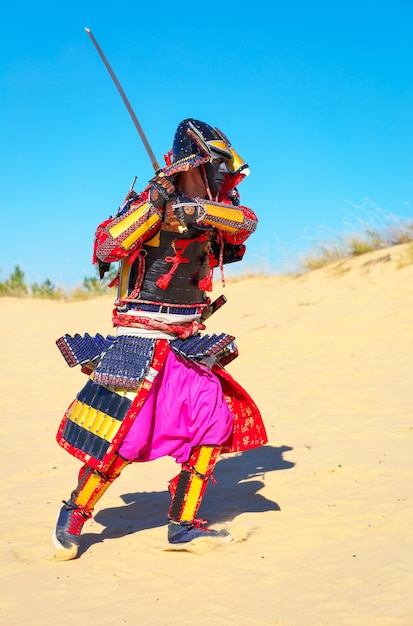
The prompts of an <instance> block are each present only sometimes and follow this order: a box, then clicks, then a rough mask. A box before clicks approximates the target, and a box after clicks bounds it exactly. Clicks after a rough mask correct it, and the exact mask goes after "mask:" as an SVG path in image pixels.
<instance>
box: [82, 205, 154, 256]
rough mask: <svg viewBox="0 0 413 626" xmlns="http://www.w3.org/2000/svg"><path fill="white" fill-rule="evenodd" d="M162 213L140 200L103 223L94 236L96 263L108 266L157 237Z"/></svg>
mask: <svg viewBox="0 0 413 626" xmlns="http://www.w3.org/2000/svg"><path fill="white" fill-rule="evenodd" d="M162 213H163V211H162V209H161V208H157V207H155V206H153V204H152V203H151V202H150V201H149V200H144V201H142V199H141V198H140V201H138V202H136V203H133V204H131V205H130V207H129V209H128V210H127V211H126V212H125V213H123V214H122V215H119V216H118V217H115V218H113V219H109V220H106V221H105V222H102V224H100V226H98V228H97V231H96V235H95V255H94V258H95V260H99V261H103V262H105V263H110V262H112V261H119V260H120V259H123V258H125V257H126V256H129V255H130V254H131V253H133V252H134V251H135V250H137V249H138V248H139V247H140V246H141V245H142V244H143V243H144V242H145V241H147V240H148V239H151V238H152V237H153V236H154V235H155V234H156V232H157V231H158V229H159V227H160V225H161V220H162Z"/></svg>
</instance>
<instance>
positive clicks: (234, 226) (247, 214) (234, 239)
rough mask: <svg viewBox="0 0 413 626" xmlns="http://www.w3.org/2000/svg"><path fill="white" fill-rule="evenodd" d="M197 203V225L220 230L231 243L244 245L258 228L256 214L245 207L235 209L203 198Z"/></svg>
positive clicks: (229, 205)
mask: <svg viewBox="0 0 413 626" xmlns="http://www.w3.org/2000/svg"><path fill="white" fill-rule="evenodd" d="M196 202H197V206H198V211H197V213H198V216H197V217H196V222H197V224H198V225H199V226H201V227H206V228H216V229H218V230H219V231H221V232H222V234H223V235H224V239H225V240H226V241H229V242H230V243H235V244H242V243H244V241H246V239H248V237H249V236H250V235H252V233H253V232H254V231H255V229H256V228H257V223H258V219H257V217H256V215H255V213H254V212H253V211H251V209H248V208H247V207H245V206H237V207H235V206H233V205H231V204H225V203H223V202H212V201H210V200H203V199H201V198H197V199H196Z"/></svg>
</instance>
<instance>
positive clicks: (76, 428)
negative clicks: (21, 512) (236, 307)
mask: <svg viewBox="0 0 413 626" xmlns="http://www.w3.org/2000/svg"><path fill="white" fill-rule="evenodd" d="M165 163H166V164H165V167H164V168H162V169H160V170H158V171H157V173H156V174H155V176H154V177H153V178H152V179H151V180H150V181H149V183H148V185H147V187H146V188H145V189H144V190H143V191H142V192H141V193H135V192H134V191H130V192H129V193H128V194H127V196H126V198H125V200H124V202H123V204H122V205H121V207H120V208H119V210H118V212H117V214H116V216H115V217H111V218H110V219H108V220H106V221H104V222H103V223H102V224H100V225H99V226H98V228H97V231H96V235H95V245H94V259H93V260H94V263H96V264H97V265H98V267H99V270H100V275H101V277H103V276H104V275H105V273H106V272H107V271H108V270H109V268H110V264H111V263H118V264H119V271H118V274H117V279H116V281H117V288H118V291H117V298H116V301H115V309H114V313H113V325H114V327H115V328H116V335H113V336H112V335H108V336H107V337H103V336H102V335H100V334H97V335H96V336H94V337H92V336H90V335H87V334H86V335H83V336H80V335H75V336H70V335H64V336H63V337H61V338H60V339H58V340H57V342H56V343H57V345H58V347H59V349H60V350H61V352H62V354H63V356H64V357H65V359H66V361H67V362H68V364H69V365H70V366H74V365H77V364H80V366H81V368H82V371H83V372H84V373H85V374H86V375H87V376H88V380H87V382H86V384H85V386H84V387H83V389H82V390H81V391H80V392H79V393H78V394H77V396H76V398H75V399H74V401H73V402H72V403H71V405H70V406H69V408H68V410H67V411H66V413H65V415H64V418H63V420H62V422H61V424H60V427H59V430H58V434H57V441H58V443H59V444H60V445H61V446H62V447H63V448H65V449H66V450H67V451H68V452H69V453H70V454H72V455H74V456H75V457H76V458H77V459H79V460H80V461H81V462H82V467H81V469H80V472H79V476H78V483H77V486H76V487H75V489H74V490H73V491H72V493H71V495H70V497H69V498H68V499H67V500H65V501H63V507H62V508H61V510H60V514H59V516H58V520H57V524H56V528H55V532H54V543H55V545H56V547H57V549H58V550H57V553H56V556H55V559H56V560H70V559H73V558H76V557H77V555H78V551H79V546H80V534H81V531H82V527H83V525H84V524H85V522H86V521H87V520H88V519H90V518H91V517H92V513H93V510H94V507H95V506H96V504H97V502H98V501H99V500H100V498H101V497H102V495H103V494H104V493H105V491H106V490H107V489H108V487H109V486H110V485H111V484H112V482H113V481H114V480H115V479H116V478H117V477H118V476H119V475H120V474H121V472H122V471H123V469H124V468H125V467H126V466H127V465H129V464H131V463H133V462H143V461H151V460H154V459H157V458H159V457H163V456H170V457H172V458H174V459H175V461H176V462H177V463H178V464H179V465H180V471H179V473H178V475H177V476H176V477H175V478H173V479H172V480H171V481H170V484H169V492H170V506H169V510H168V512H167V519H168V542H169V544H171V545H172V546H180V545H182V544H183V545H187V544H188V543H189V542H191V541H193V540H195V539H197V538H199V537H206V538H208V539H209V540H211V541H217V542H225V541H230V540H231V539H232V536H231V534H230V533H229V532H228V531H227V530H226V529H221V530H215V529H213V528H210V527H209V526H208V524H207V521H205V520H201V519H199V518H198V517H197V514H198V510H199V507H200V505H201V502H202V498H203V495H204V492H205V489H206V487H207V485H208V483H209V481H213V482H215V481H214V478H213V472H214V467H215V464H216V462H217V460H218V458H219V456H220V454H222V453H231V452H241V451H243V450H247V449H250V448H254V447H258V446H261V445H264V444H265V443H266V442H267V437H266V432H265V428H264V425H263V422H262V418H261V416H260V413H259V410H258V408H257V406H256V405H255V403H254V401H253V400H252V399H251V397H250V396H249V395H248V393H247V392H246V391H245V390H244V389H243V388H242V387H241V386H240V385H239V384H238V383H237V382H236V381H235V380H234V379H233V378H232V377H231V375H230V374H229V373H228V371H227V370H226V369H225V366H226V365H227V364H228V363H229V362H230V361H231V360H232V359H233V358H235V357H236V356H237V348H236V345H235V340H234V337H232V336H231V335H227V334H225V333H222V334H220V335H216V334H212V335H209V334H206V333H205V332H204V331H205V330H206V327H205V323H204V322H205V321H206V319H207V318H208V317H209V316H210V315H211V314H212V313H213V312H214V310H215V309H216V308H217V306H219V304H220V303H221V302H222V301H223V300H225V299H224V298H223V297H221V298H218V301H215V302H212V303H211V300H210V298H209V296H208V293H209V292H210V291H212V280H213V272H214V268H215V267H217V266H219V267H220V268H221V272H222V271H223V266H224V264H226V263H232V262H236V261H240V260H241V259H242V257H243V254H244V252H245V245H244V244H245V241H246V240H247V239H248V237H249V236H250V235H251V234H252V233H253V232H254V231H255V229H256V226H257V218H256V216H255V214H254V213H253V211H251V210H250V209H248V208H247V207H244V206H241V205H240V197H239V193H238V189H237V186H238V185H239V184H240V182H241V181H242V180H243V178H244V177H245V176H246V175H247V174H248V173H249V169H248V165H247V164H246V163H245V162H244V161H243V160H242V159H241V157H240V156H239V155H238V154H237V152H236V151H235V150H234V148H233V147H232V145H231V143H230V142H229V140H228V139H227V137H226V136H225V135H224V134H223V133H222V132H221V131H219V130H218V129H217V128H213V127H211V126H209V125H208V124H206V123H204V122H201V121H198V120H195V119H185V120H184V121H182V122H181V123H180V124H179V126H178V128H177V130H176V133H175V137H174V140H173V146H172V149H171V150H170V151H169V153H168V154H167V155H166V156H165Z"/></svg>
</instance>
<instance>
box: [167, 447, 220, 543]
mask: <svg viewBox="0 0 413 626" xmlns="http://www.w3.org/2000/svg"><path fill="white" fill-rule="evenodd" d="M220 451H221V448H220V447H219V446H197V447H195V448H193V449H192V454H191V457H190V459H189V460H188V462H187V463H183V464H182V470H181V472H180V473H179V474H178V476H176V477H175V478H174V479H173V480H172V481H171V483H170V485H169V491H170V494H171V505H170V507H169V511H168V517H169V520H170V522H171V523H170V524H169V527H168V540H169V543H171V544H174V545H179V544H182V543H188V542H190V541H192V540H193V539H197V538H198V537H204V538H212V539H218V540H221V541H222V540H224V541H228V540H231V539H232V537H231V535H230V534H229V533H228V532H227V531H226V530H221V531H216V530H212V529H210V528H201V525H202V524H205V523H206V522H203V521H202V520H198V519H196V515H197V513H198V510H199V507H200V505H201V502H202V498H203V495H204V493H205V489H206V488H207V484H208V481H209V480H214V478H213V471H214V467H215V464H216V462H217V459H218V456H219V453H220Z"/></svg>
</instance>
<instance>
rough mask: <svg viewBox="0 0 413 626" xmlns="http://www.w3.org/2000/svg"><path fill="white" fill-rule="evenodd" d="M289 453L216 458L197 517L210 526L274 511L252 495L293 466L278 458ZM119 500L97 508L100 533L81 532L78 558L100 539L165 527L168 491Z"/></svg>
mask: <svg viewBox="0 0 413 626" xmlns="http://www.w3.org/2000/svg"><path fill="white" fill-rule="evenodd" d="M290 450H292V448H291V447H289V446H281V447H274V446H263V447H260V448H255V449H253V450H247V451H245V452H242V453H240V454H231V455H228V456H225V457H223V458H221V459H220V460H219V461H218V463H217V465H216V467H215V472H214V475H215V479H216V481H217V483H218V485H217V486H216V487H215V486H214V485H210V486H209V487H208V490H207V491H206V494H205V497H204V500H203V502H202V505H201V508H200V511H199V514H200V516H201V517H202V514H203V511H204V512H205V514H206V515H207V517H208V521H209V522H210V524H216V523H223V522H230V521H232V520H233V519H234V518H235V517H237V516H238V515H240V514H242V513H247V512H250V513H263V512H265V511H279V510H280V507H279V505H278V504H277V503H276V502H274V501H272V500H269V499H267V498H265V497H264V496H263V495H261V494H260V493H258V492H259V491H260V490H261V489H262V488H263V487H264V486H265V482H264V481H265V475H266V474H267V473H268V472H275V471H278V470H285V469H290V468H292V467H293V466H294V463H291V462H290V461H286V460H284V458H283V454H284V453H285V452H289V451H290ZM178 467H179V466H178ZM178 471H179V470H178ZM173 475H174V474H173ZM171 478H172V476H171ZM120 480H122V478H121V477H120ZM121 497H122V500H123V501H124V502H125V506H119V507H113V508H110V509H103V510H101V511H99V512H98V513H97V514H96V516H95V520H96V521H97V522H99V524H102V525H103V526H105V529H104V530H103V531H102V533H100V534H99V535H96V534H93V533H84V534H83V535H82V541H81V549H80V554H82V553H83V552H85V551H86V550H88V549H89V548H90V547H91V546H92V545H93V544H95V543H100V542H101V541H104V540H105V539H112V538H115V537H123V536H125V535H129V534H133V533H136V532H138V531H140V530H146V529H149V528H156V527H159V526H165V525H166V524H167V521H168V520H167V511H168V508H169V503H170V498H169V492H168V489H165V491H152V492H143V493H142V492H136V493H126V494H124V495H122V496H121Z"/></svg>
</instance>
